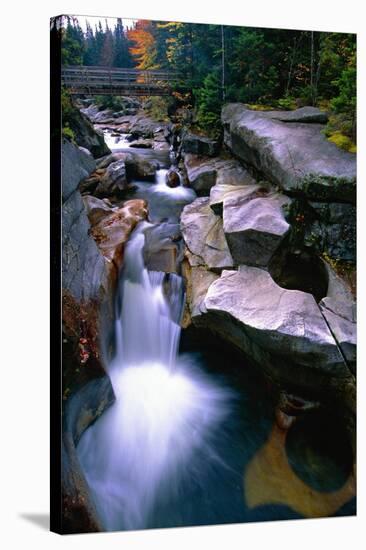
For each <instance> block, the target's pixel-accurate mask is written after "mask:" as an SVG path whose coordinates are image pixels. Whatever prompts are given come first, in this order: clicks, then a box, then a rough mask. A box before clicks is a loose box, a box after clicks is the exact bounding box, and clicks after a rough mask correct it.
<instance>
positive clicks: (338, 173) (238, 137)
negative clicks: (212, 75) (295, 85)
mask: <svg viewBox="0 0 366 550" xmlns="http://www.w3.org/2000/svg"><path fill="white" fill-rule="evenodd" d="M222 121H223V124H224V139H225V143H226V145H227V146H228V147H229V148H230V149H231V150H232V152H233V153H234V154H235V155H236V156H238V157H239V158H240V159H242V160H243V161H244V162H247V163H249V164H251V165H252V166H254V167H255V168H256V169H257V170H259V171H260V172H262V173H263V174H264V175H265V176H266V177H267V178H268V179H269V180H270V181H272V182H273V183H275V184H276V185H278V186H279V187H280V188H282V189H284V190H286V191H292V192H303V193H305V194H306V195H307V197H308V198H310V199H314V200H329V201H332V200H335V201H344V202H350V203H354V202H355V199H356V188H355V184H356V155H355V154H353V153H348V152H347V151H344V150H342V149H340V148H338V147H337V146H336V145H335V144H333V143H331V142H329V141H328V140H327V139H326V137H325V136H324V135H323V134H322V132H321V131H322V129H323V128H324V126H323V125H321V124H308V123H302V122H291V124H288V123H286V122H282V121H280V120H274V119H273V118H270V116H269V115H268V114H265V113H263V112H259V111H252V110H250V109H247V108H246V107H245V106H244V105H243V104H240V103H231V104H228V105H225V106H224V107H223V110H222Z"/></svg>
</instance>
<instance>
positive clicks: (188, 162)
mask: <svg viewBox="0 0 366 550" xmlns="http://www.w3.org/2000/svg"><path fill="white" fill-rule="evenodd" d="M184 166H185V169H186V172H187V178H188V181H189V184H190V186H191V187H193V189H194V190H195V191H196V193H197V194H198V195H200V196H202V195H203V196H204V195H209V193H210V190H211V188H212V187H213V186H214V185H216V184H220V185H253V184H254V183H255V181H254V179H253V177H252V176H251V175H250V174H249V172H248V171H247V170H246V169H245V168H244V167H243V166H242V165H241V164H240V163H239V162H238V161H237V160H235V159H222V158H220V157H216V158H210V157H207V156H206V157H205V156H203V157H202V156H198V155H194V154H190V153H187V154H186V155H185V156H184Z"/></svg>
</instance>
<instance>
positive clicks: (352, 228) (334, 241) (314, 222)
mask: <svg viewBox="0 0 366 550" xmlns="http://www.w3.org/2000/svg"><path fill="white" fill-rule="evenodd" d="M308 204H309V212H310V213H311V214H310V217H309V218H310V219H309V221H308V223H307V224H306V230H305V234H304V244H305V245H306V246H313V247H314V248H315V249H316V250H317V251H319V252H326V254H327V255H328V256H330V257H331V258H336V259H340V260H343V261H348V262H355V261H356V207H355V206H354V205H352V204H348V203H342V202H331V203H329V202H314V201H309V203H308Z"/></svg>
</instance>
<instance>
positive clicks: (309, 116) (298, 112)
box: [263, 106, 328, 124]
mask: <svg viewBox="0 0 366 550" xmlns="http://www.w3.org/2000/svg"><path fill="white" fill-rule="evenodd" d="M263 114H264V116H265V117H268V118H272V119H273V120H281V121H282V122H306V123H311V122H315V123H318V124H326V123H327V122H328V115H327V113H325V112H324V111H321V110H320V109H318V108H317V107H310V106H308V107H301V108H300V109H295V110H294V111H263Z"/></svg>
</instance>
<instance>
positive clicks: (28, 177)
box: [0, 0, 366, 550]
mask: <svg viewBox="0 0 366 550" xmlns="http://www.w3.org/2000/svg"><path fill="white" fill-rule="evenodd" d="M42 4H43V6H42V5H37V4H36V2H27V3H24V4H23V5H22V4H21V3H20V2H14V1H13V2H11V1H8V2H7V5H6V8H5V10H4V4H3V8H2V14H1V15H2V17H1V23H0V40H1V45H0V52H1V58H2V61H1V65H0V68H1V84H0V90H1V102H0V113H1V117H0V120H1V143H2V145H1V169H0V223H1V228H0V235H1V247H0V254H1V256H0V258H1V266H2V267H1V271H0V273H1V284H0V292H1V299H0V305H1V310H0V311H1V332H0V335H1V354H0V357H1V367H0V368H1V378H0V380H1V386H0V407H1V411H0V421H1V432H0V433H1V447H0V448H1V451H0V460H1V464H0V474H1V479H0V490H1V492H0V506H1V510H0V542H1V547H2V548H5V549H8V548H24V547H31V548H37V549H39V550H42V549H44V548H61V547H62V548H66V547H67V548H70V549H71V548H76V547H77V548H80V549H83V548H88V549H91V550H92V549H94V548H98V547H99V548H100V547H101V546H102V547H103V548H106V549H107V548H108V549H109V548H118V547H120V546H122V547H124V548H139V549H144V548H159V550H160V549H161V550H164V549H165V548H169V549H170V548H174V549H176V548H177V549H180V548H185V549H188V548H189V549H192V550H193V549H194V548H196V547H197V548H198V547H201V548H223V549H225V550H229V549H231V548H242V549H243V548H262V547H263V548H264V547H269V548H271V549H272V548H281V549H284V548H291V549H294V548H295V549H296V550H301V549H303V548H304V549H305V548H306V549H309V548H313V549H319V548H334V549H338V548H342V549H344V548H349V549H352V550H353V549H358V548H361V547H364V545H365V541H362V538H365V537H364V535H365V530H364V527H363V526H364V524H365V521H366V514H365V490H364V489H365V464H366V463H365V438H364V437H363V432H364V431H365V422H364V420H363V419H364V418H365V406H364V402H365V397H366V396H365V376H364V375H363V374H362V371H363V370H364V366H365V365H364V364H363V362H364V358H365V353H364V345H363V340H364V339H365V336H364V334H366V333H365V322H364V317H365V313H364V312H363V311H365V304H364V300H363V298H364V284H363V282H364V281H365V268H364V265H362V264H364V263H365V262H364V259H365V257H364V254H363V251H364V245H365V238H364V235H365V218H366V209H365V192H364V188H365V186H366V179H365V175H366V171H365V153H364V152H365V117H364V114H365V97H366V94H365V69H364V68H365V66H366V63H365V61H366V60H365V57H366V35H365V29H364V21H365V19H364V17H363V15H362V8H361V6H362V2H361V1H360V2H355V1H350V0H349V1H348V2H346V1H345V0H342V1H338V0H333V1H324V0H307V1H306V2H305V1H303V0H302V1H301V0H300V1H297V2H296V1H295V0H292V1H279V0H277V1H273V0H272V1H266V2H264V1H263V0H262V1H261V2H258V1H257V2H251V3H250V4H249V3H248V2H245V3H244V2H243V1H242V2H238V0H236V1H235V0H225V2H223V3H220V4H219V5H218V6H214V5H213V4H212V3H211V2H209V3H205V2H204V1H203V0H201V1H200V2H199V1H197V0H196V1H193V0H184V1H177V0H176V1H170V2H169V3H168V2H163V1H162V0H148V1H147V0H139V1H138V2H135V3H134V4H132V3H127V2H109V1H103V2H97V1H96V0H87V1H81V0H80V1H79V0H74V1H72V2H67V1H65V2H59V1H54V2H48V3H47V4H46V2H45V3H42ZM60 13H70V14H72V13H76V14H77V13H79V14H87V15H89V14H90V15H110V16H122V17H131V18H134V17H135V18H146V19H163V20H164V19H168V20H183V21H194V22H210V23H225V24H239V25H252V26H267V27H282V28H300V29H314V30H325V31H349V32H359V37H358V59H359V77H360V79H359V94H358V98H359V145H358V150H359V151H360V154H359V157H358V167H359V180H358V181H359V183H358V185H359V197H358V218H359V220H358V221H359V227H358V235H359V239H358V246H359V248H358V250H359V264H358V265H359V267H358V274H359V277H358V279H359V327H360V328H359V349H360V356H359V362H358V365H359V380H358V388H359V399H358V420H359V450H358V472H359V475H358V517H357V518H344V519H324V520H305V521H288V522H277V523H270V524H269V523H258V524H246V525H245V524H244V525H237V526H223V527H220V526H218V527H208V528H207V527H205V528H185V529H172V530H161V531H159V530H157V531H145V532H136V533H116V534H102V535H78V536H70V535H69V536H65V537H61V536H59V535H56V534H53V533H49V532H48V529H47V514H48V499H49V487H48V484H49V435H48V434H49V420H48V417H49V298H48V292H49V283H48V280H49V267H48V266H49V221H48V219H49V190H48V188H49V137H48V135H49V127H48V122H49V112H48V111H49V68H48V62H49V34H48V33H49V17H50V16H52V15H57V14H60ZM362 310H363V311H362ZM53 367H55V365H51V368H53ZM361 545H362V546H361Z"/></svg>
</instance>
